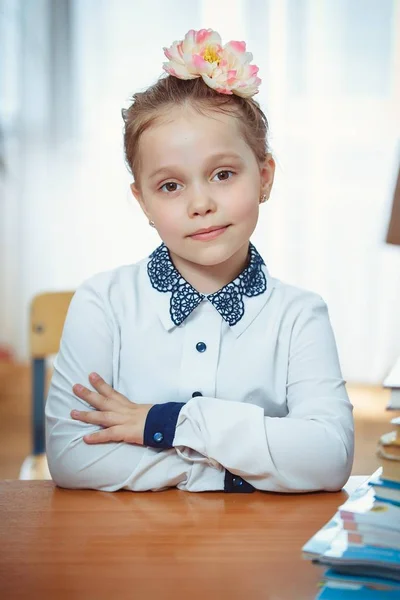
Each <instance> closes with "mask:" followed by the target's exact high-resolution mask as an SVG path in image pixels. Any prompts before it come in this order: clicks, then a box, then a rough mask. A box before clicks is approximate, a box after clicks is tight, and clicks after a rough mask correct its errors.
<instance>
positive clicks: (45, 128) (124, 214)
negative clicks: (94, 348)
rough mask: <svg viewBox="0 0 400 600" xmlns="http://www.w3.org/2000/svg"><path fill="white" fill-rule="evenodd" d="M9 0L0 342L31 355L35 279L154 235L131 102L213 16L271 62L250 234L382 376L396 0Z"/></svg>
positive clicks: (388, 356) (397, 135)
mask: <svg viewBox="0 0 400 600" xmlns="http://www.w3.org/2000/svg"><path fill="white" fill-rule="evenodd" d="M0 8H1V13H0V16H1V28H2V29H1V30H0V32H2V39H5V40H7V44H5V45H4V44H2V46H4V47H3V49H2V50H0V59H3V62H2V63H0V86H1V87H0V90H2V95H1V98H3V93H4V91H5V88H7V89H6V92H7V94H6V96H7V98H8V100H7V102H5V104H4V103H3V100H2V101H1V107H0V119H1V121H0V127H1V128H2V130H3V134H4V136H5V139H6V142H5V144H3V146H4V149H5V152H4V153H5V163H6V169H7V171H6V174H3V175H1V174H0V177H1V178H2V179H1V184H0V192H1V194H2V197H1V204H0V219H1V221H0V223H1V244H2V246H1V263H0V265H1V269H0V277H1V279H0V284H1V294H0V342H1V341H5V342H8V343H11V344H12V345H13V346H14V347H15V348H16V350H17V353H18V355H19V356H20V357H21V358H26V356H27V354H28V353H27V307H28V304H29V301H30V298H31V297H32V296H33V295H34V294H35V293H37V292H39V291H44V290H56V289H70V288H71V289H72V288H75V287H76V286H77V285H79V284H80V282H81V281H82V280H83V279H85V278H86V277H89V276H90V275H91V274H93V273H95V272H97V271H102V270H105V269H109V268H113V267H115V266H117V265H119V264H126V263H130V262H134V261H136V260H139V259H140V258H142V257H143V256H145V255H146V254H148V253H149V252H150V251H151V250H152V249H153V248H154V247H155V245H156V244H157V243H158V238H157V234H156V233H155V232H154V231H153V230H152V229H151V228H150V227H148V225H147V222H146V220H145V218H144V216H143V215H142V214H141V212H140V210H139V208H138V207H137V206H136V204H135V202H134V201H133V200H132V199H131V197H130V195H129V187H128V186H129V181H130V179H129V175H128V172H127V170H126V168H125V166H124V164H123V155H122V119H121V116H120V110H121V107H123V106H126V105H127V102H128V99H129V96H130V95H131V94H132V93H133V92H135V91H137V90H140V89H143V88H145V87H146V86H147V85H149V84H150V83H152V82H153V81H154V80H155V79H156V78H157V77H158V76H159V75H160V74H161V72H162V70H161V65H162V62H163V60H164V57H163V52H162V48H163V46H166V45H170V44H171V43H172V41H173V40H175V39H180V38H181V37H182V36H183V35H184V33H185V32H186V31H187V30H188V29H191V28H193V29H198V28H201V27H211V28H213V29H216V30H217V31H219V32H220V33H221V35H222V38H223V40H224V41H228V40H229V39H244V40H246V41H247V42H248V48H249V50H250V51H252V52H253V54H254V61H255V63H256V64H258V65H259V66H260V72H261V76H262V79H263V84H262V86H261V92H260V94H259V96H258V100H259V101H260V102H261V105H262V107H263V109H264V110H265V112H266V114H267V116H268V119H269V121H270V126H271V130H270V145H271V149H272V152H273V154H274V156H275V158H276V161H277V173H276V181H275V186H274V191H273V194H272V197H271V200H270V202H269V203H267V205H264V206H263V207H262V215H261V218H260V222H259V225H258V227H257V230H256V233H255V235H254V241H255V243H256V245H257V247H258V248H259V250H260V251H261V253H262V254H263V256H264V259H265V260H266V262H267V264H268V267H269V269H270V271H271V273H272V274H273V275H274V276H276V277H278V278H280V279H283V280H284V281H286V282H288V283H291V284H293V285H297V286H301V287H305V288H309V289H312V290H314V291H316V292H318V293H319V294H321V295H322V296H323V298H324V299H325V300H326V302H327V303H328V306H329V308H330V315H331V319H332V323H333V327H334V330H335V333H336V338H337V343H338V347H339V353H340V358H341V363H342V367H343V373H344V377H345V378H346V379H347V380H348V381H355V382H365V383H377V384H379V383H381V382H382V380H383V379H384V377H385V375H386V374H387V372H388V371H389V370H390V368H391V366H392V365H393V364H394V362H395V360H396V358H397V356H398V355H400V247H398V248H396V247H394V246H390V245H387V244H385V241H384V240H385V235H386V227H387V222H388V218H389V211H390V206H391V194H392V193H393V189H394V184H395V176H396V173H397V168H398V161H399V160H400V142H399V140H400V110H399V108H398V107H399V106H400V75H399V73H400V2H399V1H398V0H380V1H379V2H377V1H376V0H352V1H351V2H349V1H348V0H269V1H267V0H252V1H245V0H242V1H239V0H236V1H233V0H219V2H215V0H204V1H200V0H198V1H193V2H186V1H184V0H174V1H172V2H168V3H167V2H163V1H162V0H159V1H156V0H147V1H145V0H143V1H136V2H131V1H129V0H85V1H83V2H82V1H81V0H58V1H57V2H52V0H35V2H33V1H32V0H28V1H25V2H24V1H23V0H0ZM3 36H4V37H3ZM5 47H6V48H8V55H9V56H8V59H7V60H5V59H4V56H5V55H6V52H5V50H4V48H5ZM10 54H13V57H14V58H13V59H12V60H14V75H13V73H12V72H11V71H12V69H11V68H10V64H12V60H11V59H10ZM15 68H16V69H17V73H18V78H17V79H15ZM7 73H8V75H7ZM13 78H14V79H13ZM11 80H12V81H11ZM10 82H11V83H12V85H11V84H10ZM6 84H7V85H6Z"/></svg>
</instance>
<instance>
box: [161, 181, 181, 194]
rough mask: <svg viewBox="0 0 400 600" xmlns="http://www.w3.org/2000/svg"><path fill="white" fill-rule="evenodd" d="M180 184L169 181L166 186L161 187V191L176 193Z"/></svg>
mask: <svg viewBox="0 0 400 600" xmlns="http://www.w3.org/2000/svg"><path fill="white" fill-rule="evenodd" d="M178 185H180V184H179V183H175V181H167V183H164V185H162V186H161V188H160V189H161V190H162V191H163V192H176V191H177V189H178Z"/></svg>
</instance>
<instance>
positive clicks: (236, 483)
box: [232, 477, 243, 487]
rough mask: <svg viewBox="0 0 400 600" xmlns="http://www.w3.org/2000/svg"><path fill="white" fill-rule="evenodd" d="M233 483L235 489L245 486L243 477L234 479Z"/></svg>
mask: <svg viewBox="0 0 400 600" xmlns="http://www.w3.org/2000/svg"><path fill="white" fill-rule="evenodd" d="M232 483H233V485H234V486H235V487H239V486H240V485H243V479H241V477H234V478H233V479H232Z"/></svg>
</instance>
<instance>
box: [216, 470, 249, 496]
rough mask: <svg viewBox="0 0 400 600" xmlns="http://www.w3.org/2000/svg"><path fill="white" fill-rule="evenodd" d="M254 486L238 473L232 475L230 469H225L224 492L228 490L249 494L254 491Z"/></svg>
mask: <svg viewBox="0 0 400 600" xmlns="http://www.w3.org/2000/svg"><path fill="white" fill-rule="evenodd" d="M255 490H256V488H255V487H253V486H252V485H251V483H248V482H247V481H245V480H244V479H242V478H241V477H239V475H234V474H233V473H231V472H230V471H225V486H224V492H230V493H233V494H250V493H251V492H255Z"/></svg>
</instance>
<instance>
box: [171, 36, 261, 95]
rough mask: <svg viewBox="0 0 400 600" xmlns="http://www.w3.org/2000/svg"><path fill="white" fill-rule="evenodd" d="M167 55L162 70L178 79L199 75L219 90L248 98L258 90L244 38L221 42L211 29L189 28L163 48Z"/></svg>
mask: <svg viewBox="0 0 400 600" xmlns="http://www.w3.org/2000/svg"><path fill="white" fill-rule="evenodd" d="M164 54H165V56H166V57H167V58H168V59H169V61H168V62H166V63H164V64H163V68H164V70H165V71H166V72H167V73H169V74H170V75H173V76H174V77H178V78H179V79H195V78H196V77H202V79H203V81H204V83H206V84H207V85H208V86H209V87H210V88H212V89H214V90H215V91H217V92H219V93H220V94H236V95H237V96H242V97H243V98H250V97H251V96H254V95H255V94H257V93H258V86H259V85H260V83H261V79H260V78H259V77H257V73H258V67H256V65H251V64H250V62H251V61H252V60H253V55H252V54H251V52H246V44H245V42H234V41H231V42H228V43H227V44H225V46H222V45H221V37H220V35H219V34H218V33H217V32H216V31H213V30H212V29H200V30H199V31H194V29H191V30H190V31H188V32H187V34H186V35H185V38H184V39H183V40H180V41H177V42H174V43H173V44H172V46H171V47H170V48H164Z"/></svg>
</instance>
